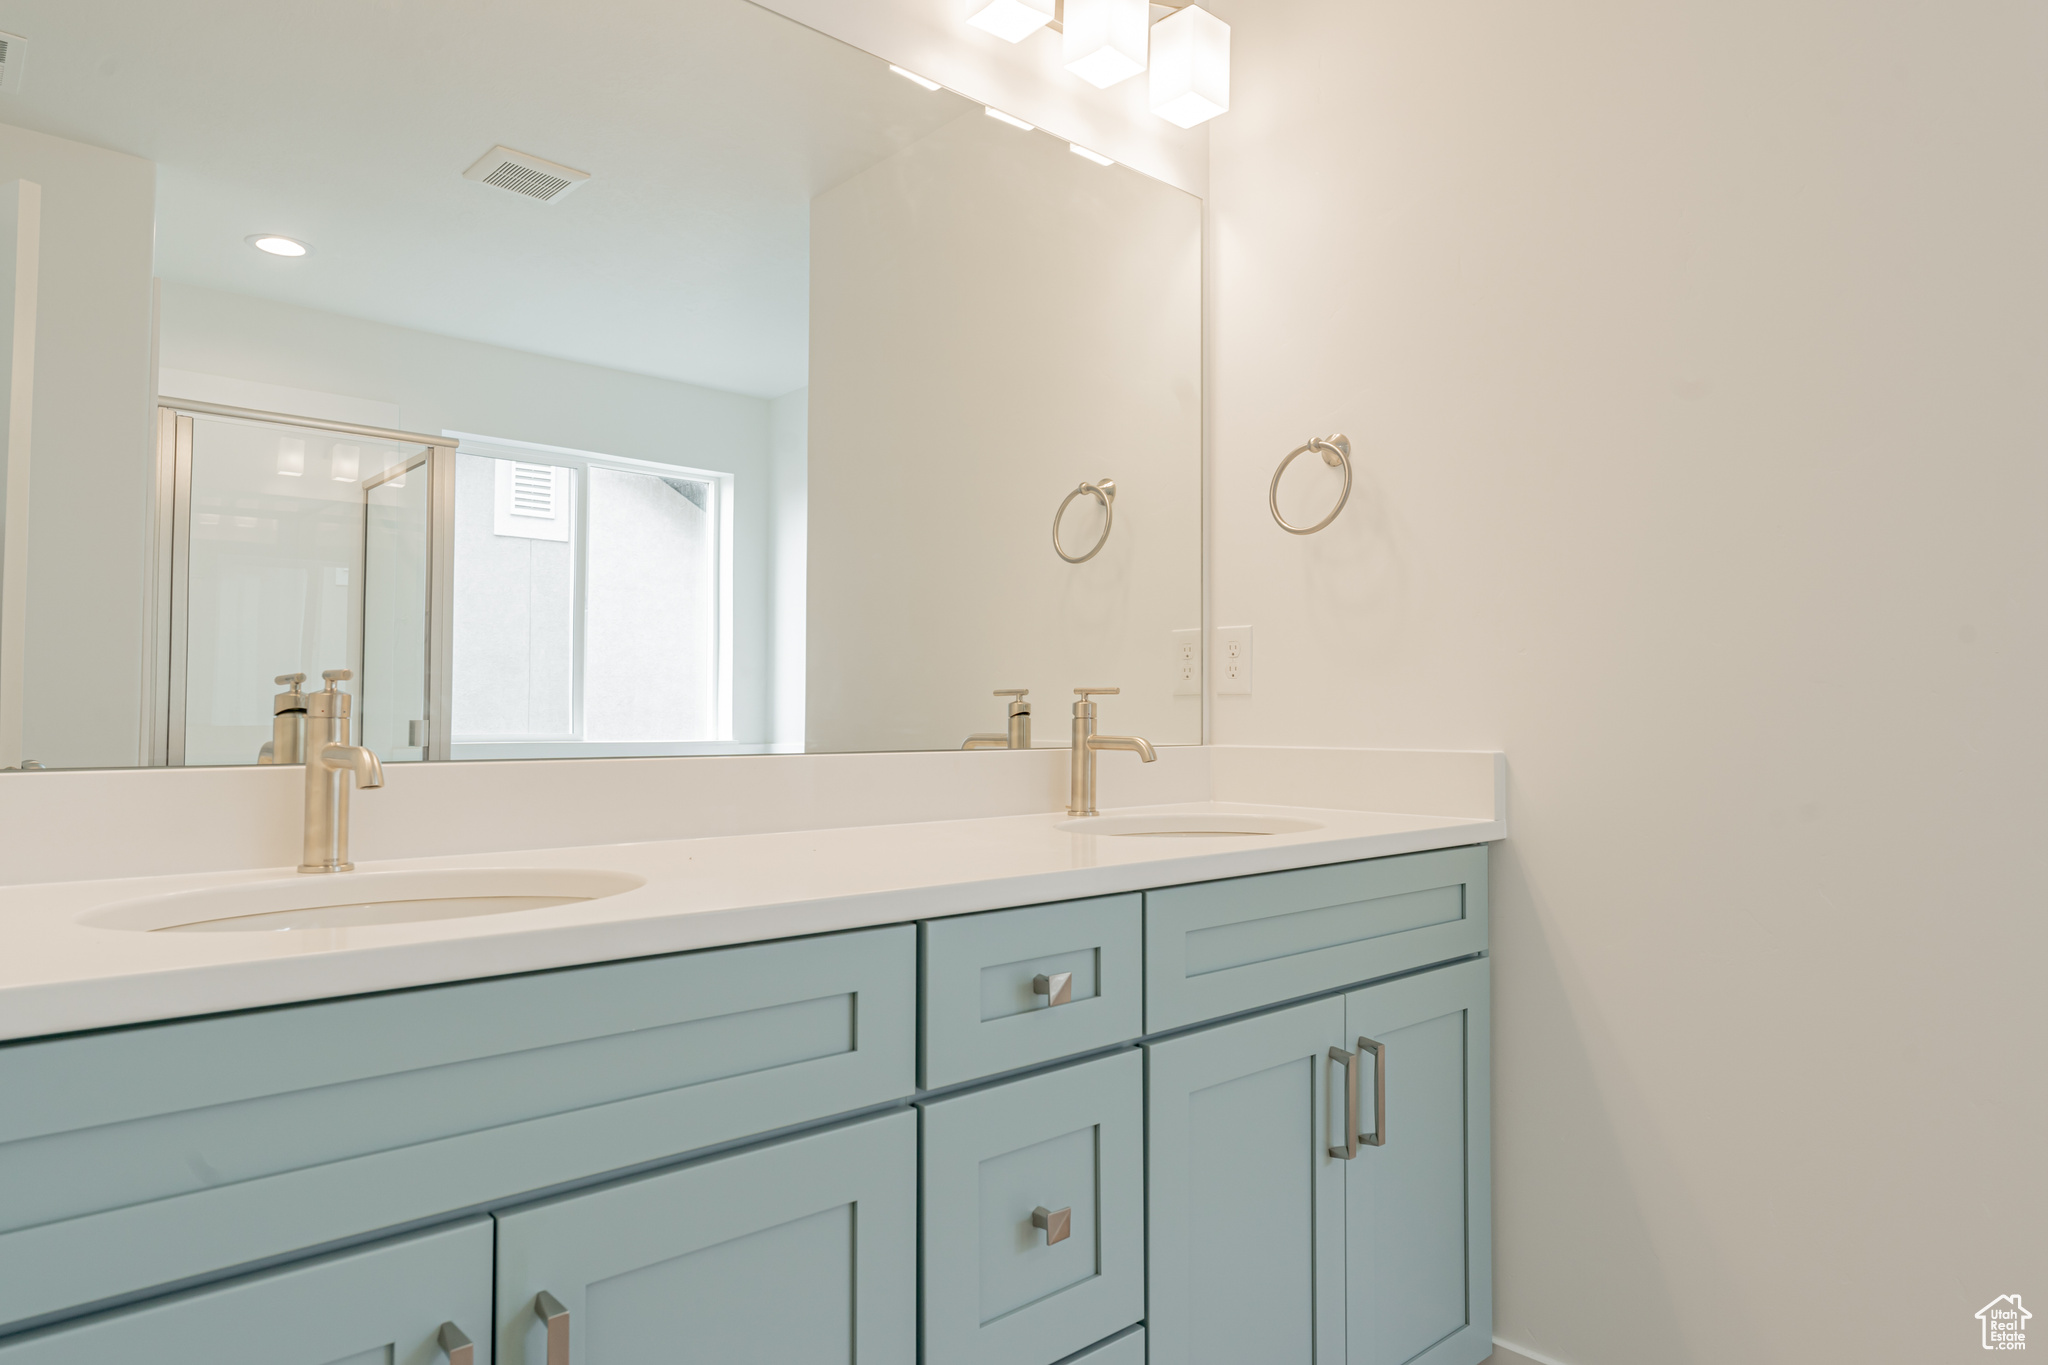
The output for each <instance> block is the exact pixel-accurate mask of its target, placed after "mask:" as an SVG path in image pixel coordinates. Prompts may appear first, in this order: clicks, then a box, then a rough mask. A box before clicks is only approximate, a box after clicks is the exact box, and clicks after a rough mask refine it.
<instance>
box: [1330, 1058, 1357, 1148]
mask: <svg viewBox="0 0 2048 1365" xmlns="http://www.w3.org/2000/svg"><path fill="white" fill-rule="evenodd" d="M1329 1060H1331V1061H1333V1062H1335V1063H1337V1064H1338V1065H1339V1066H1341V1067H1343V1068H1344V1103H1343V1105H1342V1106H1341V1110H1342V1112H1341V1114H1340V1116H1339V1118H1338V1122H1340V1123H1342V1124H1343V1125H1344V1145H1343V1146H1342V1147H1331V1148H1330V1155H1331V1156H1333V1157H1336V1158H1337V1159H1338V1160H1340V1161H1350V1160H1352V1159H1354V1158H1355V1157H1356V1156H1357V1155H1358V1055H1357V1054H1356V1053H1352V1052H1346V1051H1345V1050H1344V1049H1343V1048H1341V1047H1333V1048H1331V1049H1330V1057H1329ZM1335 1090H1336V1087H1335V1086H1332V1087H1331V1091H1332V1092H1333V1093H1332V1094H1331V1095H1330V1107H1329V1109H1327V1110H1325V1111H1323V1137H1324V1139H1325V1140H1327V1139H1328V1138H1329V1136H1330V1119H1329V1115H1330V1114H1331V1113H1332V1112H1334V1111H1337V1110H1338V1109H1339V1107H1340V1106H1339V1105H1338V1103H1337V1096H1336V1094H1335V1093H1334V1092H1335Z"/></svg>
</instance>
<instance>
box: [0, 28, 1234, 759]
mask: <svg viewBox="0 0 2048 1365" xmlns="http://www.w3.org/2000/svg"><path fill="white" fill-rule="evenodd" d="M0 27H4V28H5V30H6V33H5V34H4V35H0V44H4V50H0V400H4V402H5V405H6V411H5V414H4V420H0V437H4V439H5V446H4V450H5V478H4V480H0V489H4V503H0V509H4V515H0V536H4V538H0V767H9V768H12V767H16V766H19V765H22V764H24V763H27V764H29V765H32V766H41V767H45V768H78V767H111V766H128V765H136V764H145V765H149V764H155V765H173V766H175V765H199V764H247V763H256V762H259V761H262V760H263V759H265V758H266V757H270V756H274V751H272V753H270V754H266V751H265V747H264V746H265V745H266V744H267V743H269V742H270V741H272V738H273V713H274V711H275V709H276V707H277V706H278V704H279V703H278V702H277V700H276V699H277V697H278V696H279V695H280V694H281V693H287V692H288V690H289V685H280V684H279V683H278V682H277V681H276V680H277V679H279V678H288V677H290V676H291V675H294V674H305V675H307V677H308V682H307V683H306V684H305V686H306V687H309V688H310V687H318V686H320V675H321V674H322V673H323V672H324V671H327V670H336V669H346V670H348V671H349V672H350V673H351V674H352V677H351V678H350V679H349V680H348V681H346V682H345V683H343V684H341V685H342V686H344V687H345V688H346V689H347V690H350V691H352V692H353V693H354V694H355V698H356V703H355V704H356V710H357V715H358V717H359V728H360V734H361V737H362V742H363V743H366V744H368V745H370V746H371V747H373V748H374V749H376V750H377V752H378V753H379V754H380V755H381V756H382V757H383V758H384V759H385V761H387V762H391V761H400V762H403V761H424V760H462V759H488V758H537V757H625V756H634V755H651V754H695V753H785V752H848V751H863V750H903V749H957V748H960V747H962V746H963V744H964V743H966V742H967V741H968V740H969V738H970V736H973V735H975V734H989V733H999V732H1005V731H1006V725H1005V719H1006V706H1007V702H1006V699H1004V698H1001V697H998V696H996V695H994V694H995V693H996V692H998V691H999V690H1004V689H1027V690H1028V692H1029V701H1030V703H1031V704H1032V706H1033V707H1034V708H1035V711H1036V716H1035V720H1036V726H1035V734H1036V741H1037V743H1038V744H1040V745H1047V746H1063V745H1064V744H1065V742H1066V734H1067V724H1066V717H1067V706H1068V704H1069V703H1070V702H1071V701H1072V700H1073V689H1074V688H1076V687H1080V686H1089V687H1097V686H1104V687H1120V688H1121V689H1122V692H1121V695H1119V696H1118V697H1116V698H1114V699H1106V700H1105V701H1104V702H1103V703H1102V708H1103V709H1102V714H1103V723H1104V728H1105V729H1111V730H1115V731H1119V732H1124V733H1135V734H1140V735H1144V736H1146V737H1147V738H1149V739H1151V740H1153V741H1154V742H1155V743H1181V744H1191V743H1198V742H1199V741H1200V738H1201V716H1200V707H1201V701H1200V697H1199V688H1198V687H1197V686H1194V685H1190V683H1189V681H1188V680H1187V678H1186V677H1185V676H1184V668H1183V664H1182V652H1183V647H1184V646H1191V644H1192V641H1193V639H1194V633H1195V632H1196V630H1197V629H1198V627H1199V626H1200V622H1201V410H1202V402H1201V316H1200V314H1201V287H1200V279H1201V269H1200V261H1201V211H1200V204H1199V202H1198V201H1197V200H1196V199H1194V198H1193V197H1191V196H1189V195H1188V194H1186V193H1183V192H1182V191H1180V190H1178V189H1175V188H1173V187H1171V186H1168V185H1166V184H1164V183H1162V182H1160V181H1157V180H1153V179H1151V178H1149V177H1147V176H1145V175H1143V174H1141V173H1139V172H1137V171H1134V170H1132V169H1130V168H1128V167H1125V166H1122V165H1118V164H1114V163H1111V164H1103V159H1102V158H1099V157H1094V156H1090V155H1087V154H1085V149H1076V148H1073V147H1071V146H1070V145H1069V144H1068V143H1067V142H1066V141H1064V140H1062V139H1060V138H1057V137H1055V136H1052V135H1050V134H1048V133H1047V132H1045V131H1042V130H1026V129H1023V128H1020V127H1016V126H1013V125H1012V124H1011V123H1008V122H1004V121H1002V120H999V119H997V118H995V117H992V116H991V115H990V114H989V113H987V112H986V111H985V110H984V109H983V107H982V106H981V105H979V104H977V103H974V102H972V101H969V100H967V99H965V98H963V97H961V96H959V95H956V94H954V93H952V92H950V91H947V90H943V89H927V88H925V86H924V85H922V84H919V83H916V82H914V81H912V80H910V79H907V78H906V77H905V76H903V75H901V74H898V73H896V72H894V71H892V69H891V68H890V67H889V66H888V65H887V64H886V63H885V62H883V61H881V60H879V59H877V58H875V57H874V56H871V55H869V54H867V53H864V52H861V51H859V50H857V49H854V48H852V47H848V46H846V45H845V44H842V43H840V42H838V41H836V40H835V39H832V38H830V37H827V36H824V35H822V34H819V33H817V32H815V31H813V30H811V29H808V28H805V27H803V26H802V25H799V24H797V23H795V22H793V21H791V20H789V19H787V18H784V17H783V16H781V15H778V14H776V13H774V12H772V11H770V10H767V9H762V8H759V7H756V6H754V5H752V4H749V3H747V2H746V0H672V3H668V4H664V5H660V6H646V5H633V6H584V7H581V8H578V7H574V6H571V7H568V8H564V7H561V6H548V7H545V8H543V7H542V6H540V5H537V4H525V3H513V4H506V5H497V6H491V7H486V8H483V9H479V8H477V7H474V6H458V7H450V6H433V5H411V4H392V3H385V2H384V0H358V2H353V3H348V4H342V5H336V4H328V3H320V4H312V3H289V4H280V3H277V2H276V0H206V2H205V3H200V4H185V5H164V4H161V3H155V2H154V0H99V2H97V3H92V4H82V3H79V0H13V2H12V3H9V4H8V5H6V6H5V7H4V9H0ZM270 239H276V240H270ZM279 252H283V253H285V254H278V253H279ZM299 252H302V253H303V254H293V253H299ZM5 324H11V325H5ZM1062 509H1063V510H1062ZM1056 513H1059V515H1058V516H1057V518H1056Z"/></svg>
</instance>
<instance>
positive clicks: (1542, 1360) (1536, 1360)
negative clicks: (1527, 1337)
mask: <svg viewBox="0 0 2048 1365" xmlns="http://www.w3.org/2000/svg"><path fill="white" fill-rule="evenodd" d="M1480 1365H1565V1362H1564V1361H1562V1360H1559V1359H1558V1358H1557V1357H1555V1356H1546V1355H1539V1354H1537V1353H1536V1352H1534V1351H1531V1350H1528V1349H1527V1348H1525V1347H1515V1346H1510V1345H1508V1344H1507V1343H1506V1342H1504V1341H1502V1340H1501V1339H1500V1338H1499V1337H1495V1338H1494V1340H1493V1354H1492V1355H1490V1356H1488V1357H1487V1358H1486V1359H1485V1360H1483V1361H1481V1362H1480Z"/></svg>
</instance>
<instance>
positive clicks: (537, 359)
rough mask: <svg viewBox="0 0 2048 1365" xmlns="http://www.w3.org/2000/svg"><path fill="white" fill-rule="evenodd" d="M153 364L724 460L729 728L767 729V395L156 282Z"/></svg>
mask: <svg viewBox="0 0 2048 1365" xmlns="http://www.w3.org/2000/svg"><path fill="white" fill-rule="evenodd" d="M162 364H163V366H164V368H165V369H166V370H170V371H189V372H196V373H197V374H200V375H209V376H222V377H225V378H228V379H231V380H236V381H243V382H244V383H255V384H265V385H280V386H284V387H287V388H292V389H299V390H315V391H319V392H320V393H325V394H329V395H343V396H349V397H354V398H356V399H358V400H367V401H370V402H373V403H377V404H380V405H382V407H381V409H380V410H381V411H384V412H388V413H389V414H390V416H389V417H388V418H387V419H386V420H387V421H389V422H390V423H391V424H392V425H395V426H397V427H399V428H400V429H402V430H406V431H419V432H425V433H428V434H435V433H439V432H442V431H463V432H473V433H476V434H478V435H484V436H496V437H501V438H504V439H508V440H514V441H528V442H533V443H537V444H541V445H553V446H566V447H568V448H570V449H574V450H586V451H595V452H598V453H600V454H606V455H623V456H629V457H631V458H634V459H641V460H662V461H667V462H670V463H675V464H683V465H691V466H695V467H699V468H706V469H716V470H730V471H732V473H733V475H734V485H733V487H734V492H733V496H734V523H735V528H734V539H735V551H734V561H733V576H734V585H733V586H734V599H733V614H734V626H735V635H734V654H735V662H734V670H733V691H734V706H733V727H734V737H735V738H736V739H738V740H741V741H745V742H760V741H763V740H765V739H767V738H768V737H769V734H768V730H769V726H770V707H771V695H770V694H771V691H772V688H771V682H770V668H771V639H772V634H773V626H772V623H771V621H770V614H771V611H772V609H773V587H772V584H771V583H770V581H769V578H770V573H771V560H770V553H771V552H770V545H769V541H770V537H771V526H770V520H771V519H770V511H769V503H770V501H771V495H770V491H769V472H768V433H769V415H770V402H769V400H766V399H760V398H750V397H747V396H746V395H743V394H735V393H725V392H722V391H720V390H716V389H706V388H700V387H698V386H696V385H693V384H682V383H677V382H675V381H673V380H667V379H655V378H650V377H648V376H645V375H636V374H627V373H625V372H624V371H620V370H607V369H601V368H598V367H596V366H591V365H580V364H577V363H575V362H574V361H567V360H556V359H553V358H551V357H547V356H539V355H533V354H530V353H528V352H524V351H511V350H506V349H504V348H501V347H496V346H486V345H483V344H480V343H477V342H472V341H460V340H457V339H455V338H452V337H443V336H436V335H433V334H431V333H427V332H418V331H412V330H410V329H407V328H402V327H391V326H387V325H385V324H383V323H376V322H366V321H363V320H362V319H359V318H346V317H339V316H336V315H334V314H331V313H321V312H316V311H314V310H312V309H306V308H299V307H296V306H294V305H291V304H283V303H274V302H271V301H269V300H265V299H257V298H251V297H248V296H246V295H240V294H225V293H220V292H217V291H214V290H208V289H200V288H196V287H193V286H190V285H180V284H174V283H170V282H166V283H165V285H164V287H163V337H162ZM245 392H246V390H245ZM174 396H176V397H180V398H206V397H210V395H206V394H177V395H174ZM226 401H239V400H236V399H233V398H229V399H228V400H226ZM315 415H326V414H315Z"/></svg>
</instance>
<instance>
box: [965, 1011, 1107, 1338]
mask: <svg viewBox="0 0 2048 1365" xmlns="http://www.w3.org/2000/svg"><path fill="white" fill-rule="evenodd" d="M1144 1091H1145V1068H1144V1064H1143V1061H1142V1059H1141V1058H1140V1057H1139V1056H1138V1053H1137V1051H1136V1049H1132V1050H1129V1051H1126V1052H1119V1053H1115V1054H1112V1055H1111V1056H1108V1057H1102V1058H1098V1059H1097V1060H1095V1061H1092V1062H1083V1063H1081V1064H1080V1065H1079V1066H1069V1067H1063V1068H1061V1069H1060V1070H1057V1071H1048V1072H1043V1073H1041V1074H1039V1075H1036V1076H1027V1077H1025V1078H1024V1079H1022V1080H1015V1081H1008V1082H1005V1083H1004V1084H1002V1085H994V1086H990V1087H988V1088H987V1089H984V1090H971V1091H969V1092H967V1093H966V1094H964V1095H954V1096H951V1097H949V1098H947V1099H943V1100H935V1101H932V1102H930V1103H929V1104H927V1105H926V1106H925V1107H924V1365H1054V1362H1055V1361H1059V1360H1063V1359H1064V1358H1066V1357H1067V1356H1070V1355H1072V1354H1073V1353H1074V1352H1075V1351H1078V1350H1081V1349H1082V1348H1084V1347H1086V1346H1088V1345H1089V1344H1090V1343H1092V1342H1097V1341H1101V1340H1102V1339H1103V1338H1105V1337H1108V1336H1109V1335H1111V1334H1112V1333H1114V1332H1117V1331H1120V1330H1122V1329H1123V1328H1126V1327H1129V1326H1130V1325H1131V1324H1133V1323H1135V1322H1137V1321H1138V1320H1139V1319H1140V1318H1142V1317H1144V1316H1145V1099H1144Z"/></svg>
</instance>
